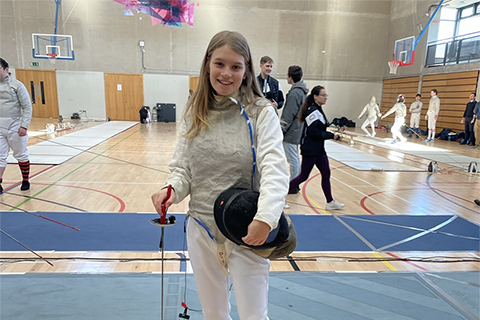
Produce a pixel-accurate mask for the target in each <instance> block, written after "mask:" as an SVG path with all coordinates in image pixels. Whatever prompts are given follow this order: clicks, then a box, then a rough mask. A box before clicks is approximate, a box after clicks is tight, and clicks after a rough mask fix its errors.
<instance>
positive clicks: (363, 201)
mask: <svg viewBox="0 0 480 320" xmlns="http://www.w3.org/2000/svg"><path fill="white" fill-rule="evenodd" d="M414 189H427V190H430V188H429V187H427V186H425V187H421V188H404V189H394V190H391V191H388V192H392V191H407V190H408V191H412V190H414ZM432 189H433V190H436V191H438V192H442V193H445V194H447V195H449V196H452V197H454V198H457V199H460V200H463V201H465V202H468V203H471V202H472V201H470V200H467V199H465V198H462V197H459V196H456V195H454V194H451V193H448V192H446V191H443V190H440V189H437V188H432ZM384 192H387V191H385V190H383V191H378V192H374V193H371V194H369V195H367V196H365V197H363V198H362V200H360V205H361V206H362V208H363V209H364V210H365V211H367V212H368V213H370V214H375V213H374V212H373V211H371V210H369V209H368V208H367V206H366V205H365V201H366V200H367V199H369V198H372V196H375V195H378V194H380V193H384Z"/></svg>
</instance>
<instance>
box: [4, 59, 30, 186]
mask: <svg viewBox="0 0 480 320" xmlns="http://www.w3.org/2000/svg"><path fill="white" fill-rule="evenodd" d="M8 68H9V66H8V63H7V61H5V60H4V59H2V58H0V193H1V192H3V187H2V181H3V173H4V172H5V169H6V167H7V157H8V152H9V149H12V151H13V157H14V158H15V159H17V161H18V166H19V167H20V171H21V172H22V186H21V187H20V190H22V191H25V190H28V189H30V182H29V176H30V159H29V157H28V150H27V144H28V135H27V132H28V127H29V126H30V121H31V120H32V102H31V101H30V95H29V94H28V91H27V89H26V88H25V86H24V85H23V83H21V82H20V81H18V80H17V79H13V78H12V77H10V72H9V70H8Z"/></svg>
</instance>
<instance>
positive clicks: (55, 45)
mask: <svg viewBox="0 0 480 320" xmlns="http://www.w3.org/2000/svg"><path fill="white" fill-rule="evenodd" d="M32 55H33V58H35V59H49V58H51V56H52V55H54V56H55V58H56V59H57V60H75V52H74V51H73V38H72V36H70V35H63V34H46V33H33V34H32Z"/></svg>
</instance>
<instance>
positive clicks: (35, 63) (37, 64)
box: [30, 61, 40, 67]
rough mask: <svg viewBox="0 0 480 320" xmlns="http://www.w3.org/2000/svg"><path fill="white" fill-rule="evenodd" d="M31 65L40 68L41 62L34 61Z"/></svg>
mask: <svg viewBox="0 0 480 320" xmlns="http://www.w3.org/2000/svg"><path fill="white" fill-rule="evenodd" d="M30 65H31V66H32V67H38V66H40V62H37V61H33V62H30Z"/></svg>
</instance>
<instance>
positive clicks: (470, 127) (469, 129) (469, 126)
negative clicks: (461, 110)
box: [465, 117, 475, 144]
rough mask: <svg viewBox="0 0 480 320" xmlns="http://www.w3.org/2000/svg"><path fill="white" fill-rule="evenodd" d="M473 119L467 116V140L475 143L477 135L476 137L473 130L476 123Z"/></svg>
mask: <svg viewBox="0 0 480 320" xmlns="http://www.w3.org/2000/svg"><path fill="white" fill-rule="evenodd" d="M472 120H473V118H469V117H467V118H465V142H466V141H468V140H470V142H471V143H472V144H473V142H474V141H475V137H474V133H473V132H474V131H473V126H474V125H475V122H474V123H471V122H472Z"/></svg>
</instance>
